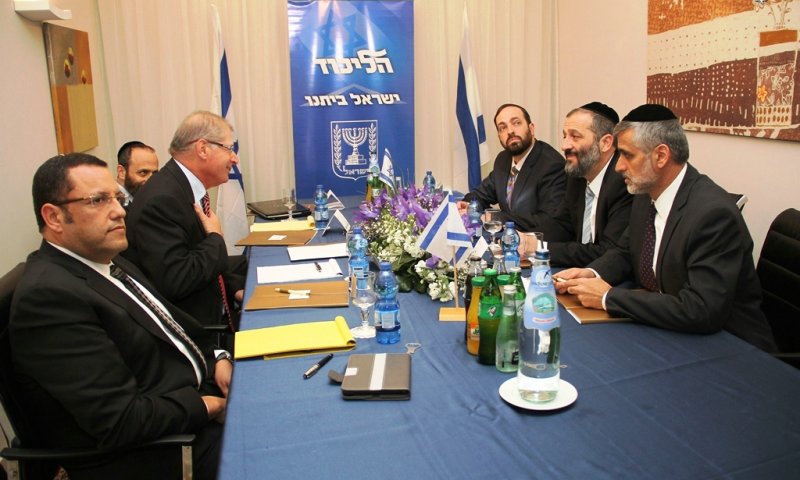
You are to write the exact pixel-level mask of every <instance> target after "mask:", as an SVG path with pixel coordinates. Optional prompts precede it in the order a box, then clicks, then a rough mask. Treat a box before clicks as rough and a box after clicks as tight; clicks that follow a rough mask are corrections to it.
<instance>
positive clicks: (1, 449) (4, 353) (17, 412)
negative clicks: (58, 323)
mask: <svg viewBox="0 0 800 480" xmlns="http://www.w3.org/2000/svg"><path fill="white" fill-rule="evenodd" d="M24 271H25V264H24V263H20V264H19V265H17V266H16V267H14V268H13V269H12V270H11V271H9V272H8V273H7V274H6V275H4V276H3V277H2V278H0V433H2V437H0V442H4V443H2V444H0V458H1V459H2V465H3V467H4V469H5V473H6V474H7V476H8V478H10V479H21V480H29V479H52V478H53V476H54V474H55V473H56V472H57V471H58V468H59V465H61V463H62V462H69V461H88V460H92V459H100V458H101V457H102V456H104V455H108V454H109V453H110V452H108V451H101V450H97V449H86V448H81V449H73V448H29V446H30V445H36V444H37V443H38V442H36V440H35V434H34V433H33V429H32V428H31V423H30V422H29V421H28V419H27V416H26V414H25V410H24V409H23V408H22V405H20V404H19V403H18V402H17V401H16V399H15V398H14V372H13V365H12V363H11V352H10V348H9V338H8V322H9V316H10V311H11V299H12V297H13V295H14V289H15V288H16V286H17V283H18V282H19V280H20V278H21V277H22V274H23V272H24ZM194 439H195V436H194V435H192V434H185V435H169V436H165V437H162V438H160V439H158V440H155V441H153V442H147V443H145V444H142V445H138V446H135V447H132V448H131V450H142V451H144V450H145V449H146V450H148V451H152V450H158V451H162V449H169V450H174V452H175V453H174V455H172V454H170V461H172V460H171V459H172V458H173V457H174V461H175V462H178V461H180V469H181V471H182V478H184V479H191V478H192V443H193V442H194ZM176 466H177V463H176ZM2 473H3V472H0V475H1V474H2ZM67 473H69V472H67Z"/></svg>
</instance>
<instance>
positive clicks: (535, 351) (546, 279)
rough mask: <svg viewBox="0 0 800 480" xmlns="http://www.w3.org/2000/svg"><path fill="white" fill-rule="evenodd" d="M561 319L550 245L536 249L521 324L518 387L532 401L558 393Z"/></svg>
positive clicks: (551, 396)
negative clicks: (551, 268)
mask: <svg viewBox="0 0 800 480" xmlns="http://www.w3.org/2000/svg"><path fill="white" fill-rule="evenodd" d="M560 348H561V322H560V320H559V318H558V304H557V303H556V292H555V287H553V280H552V275H551V273H550V252H549V251H548V250H547V244H546V243H545V244H544V245H542V246H540V247H539V249H537V250H536V255H535V256H534V260H533V266H532V267H531V284H530V286H529V287H528V296H527V297H526V298H525V307H524V309H523V320H522V322H521V323H520V327H519V354H520V361H519V372H518V373H517V388H518V389H519V394H520V396H521V397H522V398H524V399H525V400H527V401H529V402H549V401H550V400H553V399H554V398H555V397H556V394H557V393H558V384H559V380H560V372H559V371H560V364H559V359H558V355H559V350H560Z"/></svg>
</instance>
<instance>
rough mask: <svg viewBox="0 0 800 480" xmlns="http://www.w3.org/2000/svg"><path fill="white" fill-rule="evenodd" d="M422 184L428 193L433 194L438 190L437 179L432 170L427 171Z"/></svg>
mask: <svg viewBox="0 0 800 480" xmlns="http://www.w3.org/2000/svg"><path fill="white" fill-rule="evenodd" d="M422 184H423V186H424V187H425V191H426V192H427V193H429V194H431V195H433V193H434V192H435V191H436V179H435V178H433V174H432V173H431V171H430V170H428V171H427V172H425V180H423V181H422Z"/></svg>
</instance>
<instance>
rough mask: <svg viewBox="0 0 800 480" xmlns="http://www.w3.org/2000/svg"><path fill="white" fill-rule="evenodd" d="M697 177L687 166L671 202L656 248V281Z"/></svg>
mask: <svg viewBox="0 0 800 480" xmlns="http://www.w3.org/2000/svg"><path fill="white" fill-rule="evenodd" d="M698 176H699V174H698V172H697V170H696V169H695V168H694V167H693V166H691V165H687V167H686V175H684V177H683V182H682V183H681V186H680V187H679V188H678V193H677V194H675V200H674V201H673V202H672V208H671V209H670V211H669V215H668V216H667V223H666V224H665V225H664V233H663V234H662V236H661V244H660V245H659V247H658V259H657V260H656V280H658V278H659V277H660V276H661V263H662V261H663V260H664V252H665V251H666V249H667V245H668V244H669V242H670V240H672V234H673V233H675V227H677V226H678V224H679V223H680V221H681V218H682V217H683V207H684V206H685V205H686V202H687V201H688V200H689V192H691V190H692V185H694V182H695V181H696V180H697V178H698ZM658 284H659V285H661V282H660V281H659V282H658Z"/></svg>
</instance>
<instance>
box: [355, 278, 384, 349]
mask: <svg viewBox="0 0 800 480" xmlns="http://www.w3.org/2000/svg"><path fill="white" fill-rule="evenodd" d="M350 292H351V299H352V302H353V305H355V306H356V307H358V308H359V310H360V312H361V325H359V326H357V327H353V328H351V329H350V332H351V333H352V334H353V336H354V337H355V338H372V337H374V336H375V327H374V326H372V325H370V323H369V314H370V309H371V308H372V306H373V305H375V302H376V301H377V299H378V296H377V295H376V294H375V272H367V274H366V277H362V278H357V279H354V283H353V285H351V286H350Z"/></svg>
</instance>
